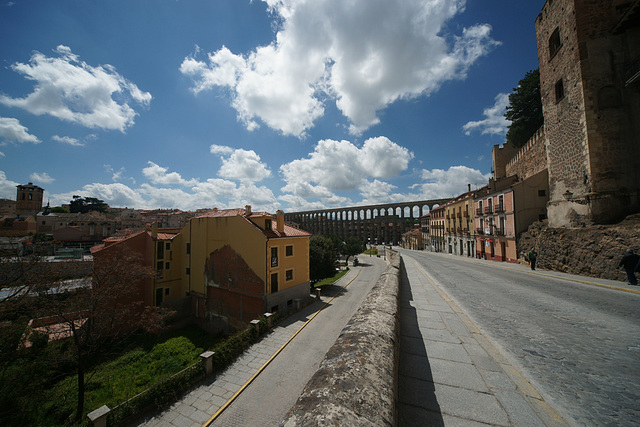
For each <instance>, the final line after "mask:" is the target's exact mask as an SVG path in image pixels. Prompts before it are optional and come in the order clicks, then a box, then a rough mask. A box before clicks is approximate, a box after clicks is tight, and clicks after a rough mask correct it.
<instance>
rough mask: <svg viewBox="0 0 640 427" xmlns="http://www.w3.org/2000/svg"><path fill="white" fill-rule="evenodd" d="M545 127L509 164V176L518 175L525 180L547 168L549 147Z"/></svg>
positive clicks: (507, 169) (507, 170) (530, 139)
mask: <svg viewBox="0 0 640 427" xmlns="http://www.w3.org/2000/svg"><path fill="white" fill-rule="evenodd" d="M545 141H546V138H545V135H544V127H541V128H540V129H538V130H537V131H536V133H535V134H534V135H533V136H532V137H531V138H529V141H527V143H526V144H525V145H524V147H522V148H521V149H520V151H518V153H517V154H516V155H515V156H514V157H513V158H512V159H511V160H509V162H508V163H507V167H506V172H507V176H512V175H518V178H519V179H521V180H525V179H527V178H529V177H531V176H533V175H535V174H537V173H538V172H542V171H543V170H545V169H546V168H547V147H546V142H545Z"/></svg>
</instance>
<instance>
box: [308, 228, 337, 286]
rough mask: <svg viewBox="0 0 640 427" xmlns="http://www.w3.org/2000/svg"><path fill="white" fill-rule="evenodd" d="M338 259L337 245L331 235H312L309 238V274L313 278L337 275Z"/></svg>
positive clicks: (319, 278)
mask: <svg viewBox="0 0 640 427" xmlns="http://www.w3.org/2000/svg"><path fill="white" fill-rule="evenodd" d="M337 259H338V256H337V253H336V250H335V247H334V245H333V242H332V241H331V239H330V238H329V237H327V236H319V235H314V236H311V239H309V275H310V278H311V280H313V281H316V280H321V279H324V278H326V277H331V276H333V275H335V273H336V267H335V265H336V261H337Z"/></svg>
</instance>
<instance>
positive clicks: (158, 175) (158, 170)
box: [142, 162, 198, 186]
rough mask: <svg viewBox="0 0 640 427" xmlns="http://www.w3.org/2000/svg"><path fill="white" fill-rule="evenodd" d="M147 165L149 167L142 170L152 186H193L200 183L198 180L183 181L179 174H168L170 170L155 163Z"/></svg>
mask: <svg viewBox="0 0 640 427" xmlns="http://www.w3.org/2000/svg"><path fill="white" fill-rule="evenodd" d="M147 163H148V164H149V166H148V167H146V168H144V169H142V174H143V175H144V176H146V177H147V179H149V180H150V181H151V183H152V184H162V185H184V186H193V185H196V184H197V183H198V180H196V179H191V180H188V181H187V180H185V179H183V178H182V176H180V174H179V173H177V172H171V173H167V171H168V170H169V169H168V168H163V167H162V166H158V165H157V164H155V163H153V162H147Z"/></svg>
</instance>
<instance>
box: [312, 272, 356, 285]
mask: <svg viewBox="0 0 640 427" xmlns="http://www.w3.org/2000/svg"><path fill="white" fill-rule="evenodd" d="M348 272H349V270H342V271H340V272H339V273H338V274H336V275H335V276H333V277H327V278H326V279H322V280H321V281H319V282H317V283H316V284H314V285H313V287H314V288H317V287H318V286H324V285H333V284H334V283H335V282H337V281H338V280H339V279H340V278H341V277H342V276H344V275H345V274H347V273H348Z"/></svg>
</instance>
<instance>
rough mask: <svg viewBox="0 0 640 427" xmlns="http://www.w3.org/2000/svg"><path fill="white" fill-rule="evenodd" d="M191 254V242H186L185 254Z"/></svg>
mask: <svg viewBox="0 0 640 427" xmlns="http://www.w3.org/2000/svg"><path fill="white" fill-rule="evenodd" d="M189 254H191V243H187V255H189Z"/></svg>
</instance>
